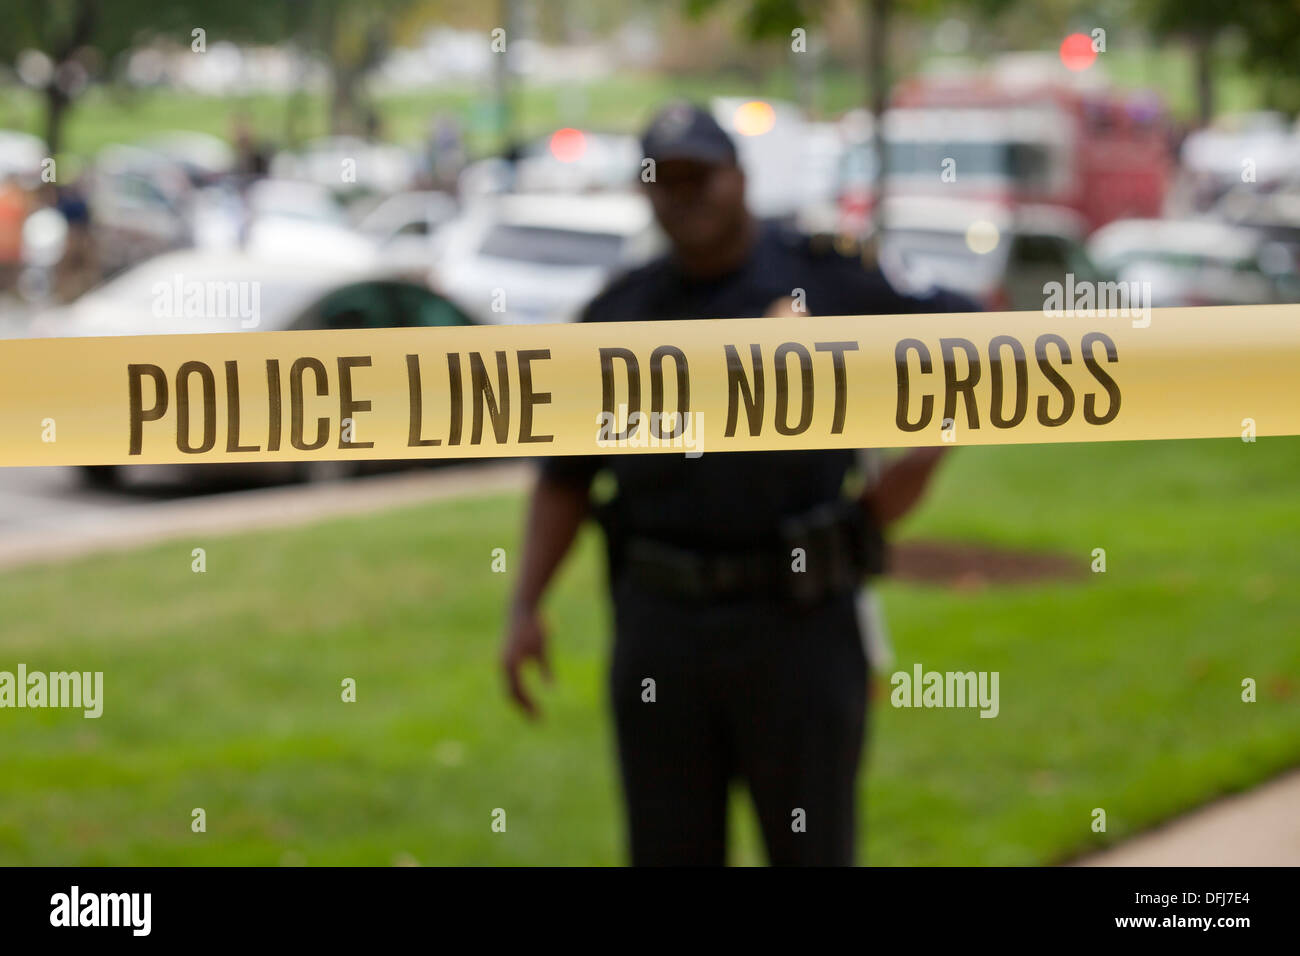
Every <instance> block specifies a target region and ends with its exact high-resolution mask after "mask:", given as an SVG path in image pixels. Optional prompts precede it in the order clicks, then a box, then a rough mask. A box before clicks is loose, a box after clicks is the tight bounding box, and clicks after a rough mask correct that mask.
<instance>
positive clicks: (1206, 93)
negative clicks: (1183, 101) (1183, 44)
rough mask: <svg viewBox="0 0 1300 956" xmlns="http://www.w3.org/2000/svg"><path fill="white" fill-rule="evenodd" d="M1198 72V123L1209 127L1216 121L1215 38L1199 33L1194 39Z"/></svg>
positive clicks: (1193, 45)
mask: <svg viewBox="0 0 1300 956" xmlns="http://www.w3.org/2000/svg"><path fill="white" fill-rule="evenodd" d="M1192 55H1193V57H1194V59H1195V70H1196V121H1197V125H1198V126H1202V127H1204V126H1208V125H1210V121H1211V120H1213V119H1214V37H1213V36H1212V35H1210V34H1208V33H1199V34H1197V35H1196V36H1195V37H1193V38H1192Z"/></svg>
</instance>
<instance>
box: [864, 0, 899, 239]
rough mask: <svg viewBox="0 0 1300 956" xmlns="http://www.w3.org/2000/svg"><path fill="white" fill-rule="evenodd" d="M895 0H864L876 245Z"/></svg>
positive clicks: (880, 224) (881, 223) (882, 191)
mask: <svg viewBox="0 0 1300 956" xmlns="http://www.w3.org/2000/svg"><path fill="white" fill-rule="evenodd" d="M892 6H893V0H863V14H864V16H863V19H864V21H865V23H866V29H867V62H866V67H867V103H868V106H869V108H870V110H871V114H872V118H873V122H872V127H871V128H872V134H871V146H872V149H873V150H874V151H875V154H876V164H875V172H874V175H873V177H872V190H873V192H874V196H873V201H872V205H871V225H872V229H873V244H875V240H876V239H877V238H878V237H879V236H880V231H881V229H883V228H884V222H885V220H884V212H883V209H882V206H883V201H884V197H885V176H886V172H887V171H886V168H885V166H886V162H885V127H884V118H885V108H886V107H887V106H888V105H889V15H890V13H891V12H892Z"/></svg>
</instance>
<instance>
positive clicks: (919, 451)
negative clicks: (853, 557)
mask: <svg viewBox="0 0 1300 956" xmlns="http://www.w3.org/2000/svg"><path fill="white" fill-rule="evenodd" d="M947 450H948V449H947V448H946V447H944V446H942V445H939V446H936V447H932V448H912V449H910V450H908V451H907V452H906V453H905V454H904V455H902V456H901V457H899V458H896V459H894V460H893V461H892V462H890V463H889V464H888V465H886V466H885V467H884V469H883V470H882V471H881V473H880V479H879V480H878V481H877V482H876V483H875V484H874V485H872V486H871V487H870V488H868V489H867V490H866V491H865V492H863V494H862V504H863V506H864V507H865V508H866V509H867V510H868V512H869V513H870V514H871V515H872V517H874V518H875V520H876V526H877V527H879V528H886V527H888V526H889V525H891V524H893V523H894V522H895V521H897V520H898V519H899V518H901V517H903V515H905V514H907V513H908V512H909V511H911V510H912V509H913V508H914V507H916V503H917V502H918V501H920V500H921V495H923V494H924V493H925V488H926V486H927V485H928V484H929V483H930V478H931V476H932V475H933V474H934V469H935V468H936V467H937V466H938V464H939V459H941V458H942V457H943V455H944V453H945V452H946V451H947Z"/></svg>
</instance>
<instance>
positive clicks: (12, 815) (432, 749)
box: [0, 439, 1300, 865]
mask: <svg viewBox="0 0 1300 956" xmlns="http://www.w3.org/2000/svg"><path fill="white" fill-rule="evenodd" d="M1298 471H1300V441H1296V440H1291V439H1264V440H1262V441H1261V442H1259V443H1258V444H1253V445H1250V444H1243V443H1242V442H1240V441H1230V440H1223V441H1213V442H1150V443H1143V444H1138V443H1120V444H1108V445H1101V444H1098V445H1061V446H1040V447H1007V448H981V449H963V450H960V451H959V452H958V453H956V454H954V455H953V456H952V457H951V459H950V461H949V462H948V464H947V466H946V468H945V470H944V471H943V473H942V474H941V476H940V479H939V482H938V485H937V488H936V490H935V494H934V495H933V497H932V498H931V499H930V500H929V502H928V504H927V505H926V507H925V508H924V509H923V511H922V512H920V513H919V514H918V515H917V517H916V518H915V520H913V521H912V522H911V523H910V524H909V525H908V526H907V527H906V528H905V529H904V534H905V535H906V536H920V537H925V538H948V539H953V540H961V541H978V542H990V543H996V544H1000V545H1005V546H1007V547H1016V548H1044V549H1052V550H1055V551H1060V552H1068V553H1070V554H1073V555H1076V556H1078V557H1079V558H1080V559H1081V560H1082V561H1085V562H1086V561H1089V560H1090V556H1091V552H1092V549H1093V548H1098V547H1102V548H1105V549H1106V554H1107V571H1106V573H1104V574H1089V575H1087V576H1086V577H1085V578H1083V579H1079V580H1074V581H1070V582H1068V583H1057V584H1051V585H1047V586H1041V585H1039V586H1032V587H1021V588H1011V589H986V590H983V591H977V592H954V591H944V590H940V589H937V588H930V587H922V586H902V585H898V584H890V585H888V586H887V587H886V588H885V604H886V606H887V609H888V614H889V618H890V624H891V628H892V639H893V642H894V646H895V651H896V653H897V661H896V665H895V666H896V667H897V668H899V669H908V670H910V668H911V666H912V663H913V662H915V661H920V662H921V663H923V664H924V665H925V667H926V668H927V669H934V670H957V669H960V670H967V669H977V670H979V669H987V670H998V671H999V672H1000V674H1001V714H1000V716H998V717H997V718H996V719H994V720H987V719H979V718H978V716H977V712H976V711H973V710H901V709H900V710H895V709H893V708H891V707H890V706H889V705H888V701H887V699H886V700H884V701H883V702H882V703H883V706H881V705H880V704H878V705H877V706H876V707H875V708H874V710H873V712H872V721H873V728H872V739H871V744H870V753H869V773H868V774H867V776H866V778H865V779H864V781H863V785H862V795H863V806H864V814H865V820H866V827H865V831H866V832H865V833H864V834H863V848H864V854H865V859H866V860H867V861H868V862H872V863H876V864H936V863H978V864H1017V863H1036V862H1052V861H1059V860H1062V859H1066V858H1069V857H1071V856H1073V855H1076V854H1078V853H1080V852H1083V851H1086V850H1088V849H1091V848H1095V847H1099V846H1101V845H1104V844H1107V843H1111V842H1114V841H1116V840H1120V839H1123V838H1124V837H1125V836H1127V835H1130V834H1132V833H1133V832H1135V831H1137V830H1139V829H1141V828H1143V827H1146V826H1149V825H1151V824H1153V823H1155V822H1157V821H1159V820H1162V819H1165V818H1167V817H1169V816H1170V815H1172V814H1175V813H1177V812H1179V811H1181V810H1185V809H1187V808H1189V807H1192V806H1195V805H1197V804H1199V803H1202V802H1204V801H1206V800H1209V799H1211V798H1213V797H1215V796H1217V795H1219V794H1222V793H1225V792H1229V791H1233V790H1238V789H1241V788H1244V787H1248V786H1250V785H1252V784H1255V783H1258V782H1260V781H1262V780H1264V779H1266V778H1268V777H1270V776H1271V775H1273V774H1275V773H1277V772H1278V771H1279V770H1281V769H1283V768H1286V767H1289V766H1293V765H1296V764H1297V763H1300V687H1297V684H1296V679H1297V675H1298V674H1300V641H1297V639H1296V638H1297V634H1296V630H1297V628H1296V625H1297V622H1298V621H1300V590H1298V589H1296V588H1295V587H1294V581H1295V579H1296V577H1297V574H1300V548H1297V547H1296V540H1297V536H1298V534H1300V496H1297V495H1296V494H1295V491H1294V485H1295V480H1296V478H1295V476H1296V474H1297V472H1298ZM520 517H521V502H520V500H519V499H518V498H516V497H498V498H492V499H483V500H478V501H471V502H463V503H456V502H442V503H437V504H430V505H426V506H422V507H418V508H410V509H405V510H401V511H396V512H392V513H388V514H383V515H378V516H374V517H369V518H348V519H346V520H338V521H331V522H327V523H324V524H321V525H319V526H315V527H309V528H300V529H292V530H282V531H272V532H267V533H263V534H256V535H240V536H234V537H227V538H218V537H210V538H209V537H202V538H195V539H194V540H188V539H187V540H184V541H179V542H176V543H173V544H167V545H164V546H159V547H153V548H149V549H146V550H142V551H138V552H133V553H128V554H123V555H112V556H101V557H94V558H88V559H84V560H81V561H77V562H73V563H69V564H65V565H54V566H46V567H37V568H29V569H23V570H18V571H13V572H10V573H7V574H5V575H3V576H0V607H3V608H4V613H5V626H4V628H3V630H2V631H0V670H9V671H12V670H14V669H16V667H17V664H18V663H19V662H23V663H25V664H27V666H28V668H29V669H30V670H37V669H40V670H63V669H76V670H102V671H103V672H104V682H105V703H104V715H103V717H102V718H100V719H99V720H87V719H84V718H82V717H81V716H80V712H71V711H59V710H4V711H0V741H2V742H3V744H2V746H0V863H5V864H14V863H41V864H61V863H83V864H148V863H157V864H191V863H194V864H198V863H206V864H240V863H244V864H276V863H295V862H296V863H303V862H305V863H309V864H348V863H369V864H381V865H382V864H388V863H394V862H403V861H411V860H414V861H419V862H421V863H523V864H533V863H566V864H567V863H595V864H609V863H616V862H619V861H620V860H621V835H620V829H619V818H618V804H617V791H616V789H615V779H616V778H615V776H614V770H613V755H612V741H611V735H610V727H609V721H608V717H607V714H606V711H605V702H604V689H603V688H604V684H603V679H604V678H603V675H604V661H605V644H606V626H607V621H608V610H607V607H606V604H605V600H604V597H603V594H602V588H601V583H602V569H601V564H600V561H599V539H598V538H597V537H596V535H595V534H591V533H589V534H587V535H586V536H585V537H584V538H583V540H582V542H581V546H580V549H579V551H578V553H577V555H576V558H575V560H573V561H572V562H571V563H570V564H569V565H568V566H567V567H566V569H565V571H564V574H563V576H562V580H561V582H560V586H559V589H558V591H557V592H556V593H555V594H554V595H553V599H552V601H551V602H550V604H549V607H548V618H549V620H550V622H551V624H552V630H553V636H554V642H555V666H556V672H557V682H556V684H555V686H554V687H553V688H552V689H550V690H548V691H546V692H545V693H544V706H545V710H546V717H545V720H544V721H542V722H541V723H539V724H529V723H528V722H526V721H525V720H523V719H522V718H520V717H519V716H517V715H516V714H515V713H514V712H513V711H512V710H511V709H510V708H509V707H508V706H507V704H506V702H505V700H504V698H503V696H502V693H501V689H500V686H499V680H498V675H497V670H496V658H497V642H498V638H499V632H500V627H501V620H502V610H501V609H502V603H503V600H504V598H505V596H506V593H507V588H508V585H509V580H508V579H509V577H510V576H509V575H502V574H493V573H491V570H490V564H491V552H492V549H493V548H497V547H502V548H505V549H506V551H507V554H508V555H509V556H510V559H511V560H513V558H514V556H515V555H516V554H517V543H518V532H519V525H520ZM195 547H202V548H205V549H206V552H207V570H206V572H205V573H202V574H198V573H194V572H192V571H191V560H192V559H191V556H190V554H191V549H192V548H195ZM512 570H513V568H512ZM1288 582H1291V584H1288ZM345 677H352V678H355V680H356V684H357V696H358V699H357V702H356V703H344V702H342V701H341V699H340V693H341V692H340V682H341V681H342V680H343V679H344V678H345ZM1244 677H1253V678H1254V679H1255V680H1256V681H1257V682H1258V687H1259V691H1258V694H1259V699H1258V702H1256V703H1243V702H1242V701H1241V699H1240V695H1241V681H1242V678H1244ZM886 689H888V688H886ZM736 805H737V808H738V809H739V810H740V811H741V812H740V813H738V814H736V815H735V822H734V826H733V830H734V832H735V836H736V839H735V841H734V844H735V851H734V853H733V857H734V859H735V860H736V861H737V862H757V861H760V860H761V858H762V857H761V852H760V851H759V848H758V841H757V840H756V838H755V833H754V825H753V818H752V815H751V814H750V813H749V811H748V805H747V804H746V803H745V802H744V801H743V800H741V799H740V798H739V797H738V798H737V801H736ZM195 807H202V808H204V809H205V810H206V813H207V832H206V833H201V834H196V833H192V832H191V829H190V822H191V810H192V809H193V808H195ZM1094 807H1102V808H1104V809H1105V810H1106V812H1107V816H1108V823H1109V831H1108V832H1107V833H1105V834H1097V833H1093V832H1092V830H1091V828H1090V824H1091V820H1092V816H1091V813H1092V810H1093V808H1094ZM496 808H503V809H505V811H506V814H507V829H506V832H505V833H494V832H492V829H491V821H492V812H493V810H494V809H496Z"/></svg>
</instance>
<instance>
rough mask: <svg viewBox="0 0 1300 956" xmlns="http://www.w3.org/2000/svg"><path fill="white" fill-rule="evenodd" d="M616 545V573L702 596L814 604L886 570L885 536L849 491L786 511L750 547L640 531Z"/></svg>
mask: <svg viewBox="0 0 1300 956" xmlns="http://www.w3.org/2000/svg"><path fill="white" fill-rule="evenodd" d="M607 530H608V529H607ZM610 545H611V561H612V562H613V564H614V569H615V573H616V574H626V575H628V576H629V577H630V578H631V579H632V580H634V581H635V582H636V584H637V586H638V587H643V588H645V589H647V590H649V591H651V592H656V593H661V594H665V595H672V596H674V597H678V598H685V599H693V600H700V601H710V600H721V599H728V598H740V597H759V596H768V597H776V598H779V599H784V600H787V601H791V602H793V603H797V604H814V603H817V602H819V601H824V600H826V599H828V598H830V597H833V596H834V595H837V594H843V593H846V592H850V591H852V590H854V589H855V588H856V587H857V586H858V585H859V584H860V583H861V582H862V579H863V577H864V576H866V575H869V574H879V573H881V572H883V570H884V540H883V538H882V537H881V536H880V533H879V531H878V530H877V529H876V528H875V527H874V525H873V524H872V523H871V522H869V521H867V520H866V518H865V516H864V515H863V514H862V511H861V506H860V505H859V504H858V503H857V502H856V501H851V500H847V499H846V500H843V501H834V502H827V503H826V504H825V505H822V506H819V507H818V508H815V509H813V510H812V511H809V512H806V513H804V514H801V515H796V516H794V517H791V518H788V519H786V520H785V521H783V522H782V523H781V525H780V527H779V531H778V534H777V535H775V536H774V538H773V539H772V540H769V541H768V542H767V543H766V544H764V545H759V546H755V547H751V548H746V549H744V550H737V551H730V552H705V551H697V550H693V549H690V548H683V547H680V546H678V545H675V544H670V543H668V542H664V541H660V540H656V539H654V538H650V537H646V536H643V535H635V534H629V535H628V536H627V537H626V539H624V540H622V541H617V542H616V541H611V542H610Z"/></svg>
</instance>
